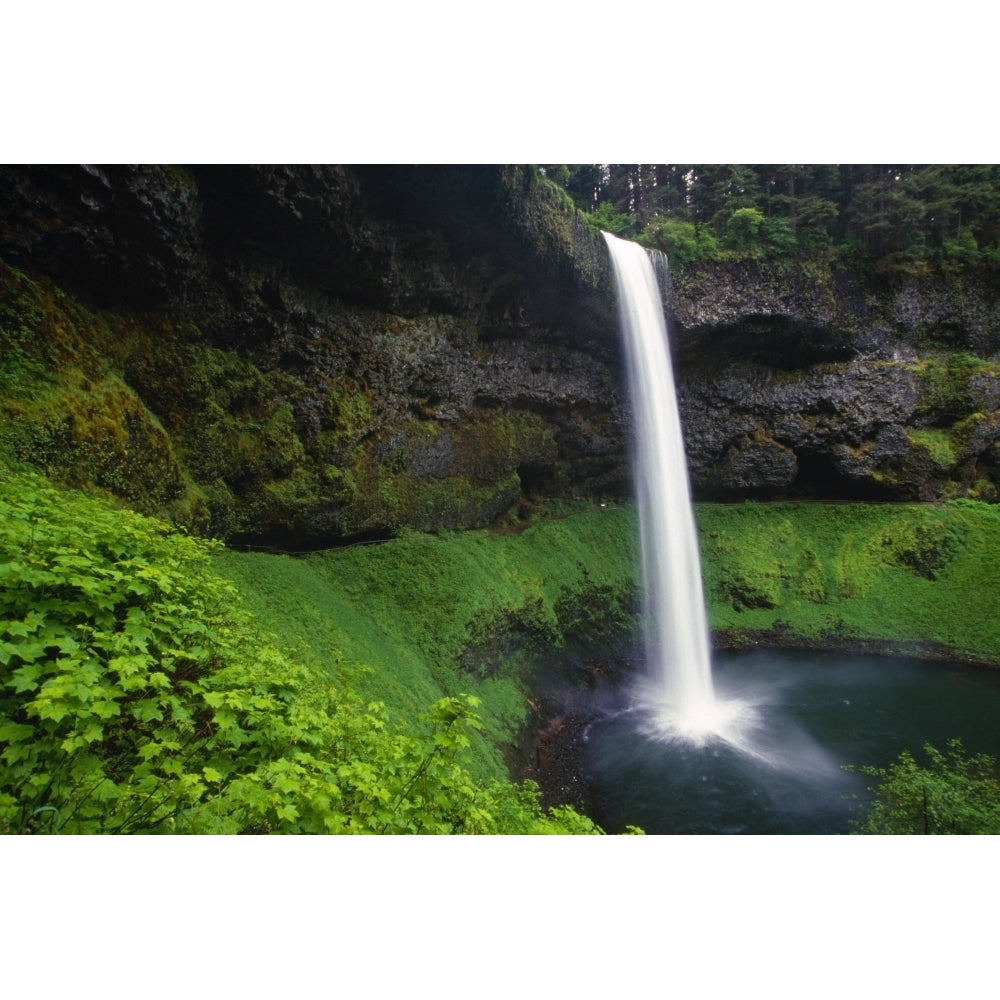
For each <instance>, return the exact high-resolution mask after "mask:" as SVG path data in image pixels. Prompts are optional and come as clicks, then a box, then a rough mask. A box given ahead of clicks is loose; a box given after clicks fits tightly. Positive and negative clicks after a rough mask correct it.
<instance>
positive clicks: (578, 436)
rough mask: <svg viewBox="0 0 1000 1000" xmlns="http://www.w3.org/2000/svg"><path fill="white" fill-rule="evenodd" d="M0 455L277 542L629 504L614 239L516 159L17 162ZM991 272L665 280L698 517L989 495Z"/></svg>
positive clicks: (734, 269) (994, 379) (0, 213)
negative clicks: (784, 502)
mask: <svg viewBox="0 0 1000 1000" xmlns="http://www.w3.org/2000/svg"><path fill="white" fill-rule="evenodd" d="M0 279H2V280H0V340H2V343H0V347H2V348H3V353H2V355H0V387H2V388H3V389H4V393H3V394H0V454H4V455H7V456H9V457H11V458H13V459H16V460H18V461H26V462H32V463H34V464H36V465H40V466H41V467H43V468H45V469H46V470H47V471H49V472H50V473H52V474H53V475H55V476H58V477H60V478H63V479H64V480H66V481H69V482H71V483H74V484H78V485H88V484H89V485H96V486H99V487H103V488H105V489H107V490H110V491H111V492H114V493H116V494H117V495H119V496H121V497H123V498H124V499H126V500H127V501H128V502H129V503H131V504H133V505H134V506H137V507H139V508H141V509H145V510H149V511H152V512H156V513H163V514H166V515H168V516H171V517H173V518H175V519H176V520H178V521H181V522H182V523H185V524H187V525H188V526H190V527H191V528H193V529H194V530H197V531H201V532H207V533H211V534H214V535H219V536H224V537H228V538H231V539H237V540H240V539H242V540H245V541H248V542H270V543H273V544H276V545H278V546H281V547H286V546H291V545H294V544H302V545H305V544H312V543H317V544H324V543H327V542H334V541H337V540H340V539H345V538H352V537H357V536H363V535H366V534H373V535H380V534H384V533H386V532H390V531H393V530H396V529H398V528H400V527H412V528H417V529H420V530H433V529H436V528H442V527H444V528H450V527H459V526H472V525H484V524H488V523H490V522H493V521H495V520H496V519H497V518H499V517H501V516H504V517H513V516H514V512H515V511H516V510H517V509H518V507H519V506H521V505H524V504H526V503H530V502H531V501H532V500H534V499H537V498H548V497H571V496H595V497H597V496H607V497H619V496H624V495H627V494H628V493H629V485H628V478H629V477H628V468H627V452H628V446H627V442H628V404H627V400H626V398H625V391H624V388H623V378H622V370H621V359H620V351H619V341H618V331H617V325H618V324H617V317H616V314H615V306H614V294H613V290H612V287H611V279H610V271H609V266H608V260H607V254H606V249H605V247H604V245H603V241H602V240H601V239H600V237H599V236H598V235H597V234H595V233H593V232H592V231H591V230H590V229H589V228H588V227H587V226H586V225H585V224H584V222H583V220H582V218H581V217H580V215H579V214H578V213H576V212H574V210H573V208H572V205H571V204H570V203H569V202H568V199H567V198H566V197H565V196H564V194H562V193H561V192H560V191H559V190H558V189H556V188H555V187H554V186H553V185H550V184H548V183H547V182H545V181H544V179H543V178H540V177H539V176H538V174H537V173H536V172H534V171H532V170H529V169H527V168H519V167H488V166H482V167H418V166H365V167H362V166H355V167H341V166H324V167H285V166H267V167H249V166H239V167H221V166H211V167H186V168H180V167H100V168H98V167H66V166H60V167H30V168H28V167H21V168H18V167H0ZM998 292H1000V290H998V288H997V286H996V282H995V280H993V281H992V282H991V281H990V280H987V278H985V277H983V276H982V275H978V276H977V275H973V274H971V273H969V274H952V275H950V276H948V277H938V278H921V279H919V280H918V279H913V278H889V277H885V276H872V275H866V274H865V273H864V272H862V271H849V270H841V271H836V270H831V269H830V267H829V266H826V265H822V264H818V263H816V262H809V263H784V264H777V263H771V264H763V263H760V262H754V261H743V262H732V263H721V264H720V263H716V264H712V265H710V266H708V265H706V266H703V267H697V268H696V267H687V268H685V269H683V270H681V269H677V268H675V269H674V273H673V275H672V278H671V281H670V283H669V289H668V290H667V291H666V300H667V307H668V313H669V314H670V318H671V326H672V331H673V350H674V356H675V370H676V374H677V378H678V383H679V400H680V405H681V410H682V422H683V424H684V433H685V439H686V443H687V448H688V453H689V462H690V469H691V477H692V482H693V486H694V492H695V495H696V496H697V497H704V498H720V499H739V498H748V497H759V498H772V497H777V496H801V497H817V498H827V497H831V498H833V497H835V498H900V499H940V498H942V497H946V496H963V495H971V496H977V497H981V498H984V499H994V498H995V497H996V490H997V483H998V482H1000V445H998V444H997V441H998V439H1000V389H998V386H1000V363H998V361H997V358H998V356H1000V294H998Z"/></svg>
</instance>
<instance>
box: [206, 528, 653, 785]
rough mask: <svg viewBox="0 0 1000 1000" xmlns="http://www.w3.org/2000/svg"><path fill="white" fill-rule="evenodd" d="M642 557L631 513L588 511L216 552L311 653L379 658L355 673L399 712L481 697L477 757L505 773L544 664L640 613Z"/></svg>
mask: <svg viewBox="0 0 1000 1000" xmlns="http://www.w3.org/2000/svg"><path fill="white" fill-rule="evenodd" d="M634 559H635V522H634V519H633V517H632V516H631V514H630V513H629V512H626V511H621V510H587V511H585V512H580V513H576V514H574V515H572V516H569V517H566V518H562V519H559V520H549V521H544V522H540V523H537V524H535V525H532V526H530V527H528V528H527V529H525V530H524V531H522V532H520V533H516V534H515V533H510V534H493V533H490V532H487V531H468V532H455V533H449V534H442V535H423V534H418V533H415V532H413V533H405V534H404V535H403V536H402V537H400V538H398V539H395V540H393V541H388V542H384V543H381V544H377V545H359V546H353V547H351V548H344V549H333V550H330V551H327V552H320V553H314V554H311V555H305V556H279V555H263V554H244V553H236V552H226V553H224V554H222V555H220V556H218V557H217V563H216V565H217V568H218V569H219V570H220V571H221V572H223V573H224V574H226V575H228V576H229V577H231V578H232V579H233V580H234V581H235V582H236V584H237V586H238V587H239V589H240V591H241V592H242V593H243V595H244V597H245V599H246V602H247V604H248V606H249V607H250V609H251V610H252V611H254V612H255V613H257V614H258V615H259V616H260V617H261V619H262V620H263V621H264V622H265V623H266V625H267V627H268V628H270V629H271V630H272V631H274V632H275V633H276V635H277V636H278V638H279V640H280V641H281V642H282V643H283V644H284V645H286V646H287V647H289V648H291V649H297V650H298V652H299V655H300V656H306V657H309V658H312V659H313V660H314V661H320V662H321V661H324V660H327V661H329V660H330V659H332V658H334V657H335V656H337V655H338V654H339V656H340V657H342V659H343V661H344V662H346V663H347V664H348V665H350V664H352V663H356V664H359V665H362V666H365V667H369V668H371V670H370V672H367V673H362V674H361V675H360V676H359V677H357V678H356V679H354V680H353V682H352V686H353V687H354V688H355V690H357V691H358V693H359V694H360V695H362V697H366V698H371V699H377V700H379V701H382V702H385V704H386V706H387V708H388V710H389V713H390V716H392V717H396V718H400V719H402V718H409V717H412V716H413V715H415V714H416V713H417V712H419V711H422V710H423V709H424V708H425V707H426V706H427V705H428V704H430V703H432V702H433V701H435V700H436V699H438V698H440V697H442V695H451V694H457V693H472V694H475V695H476V696H477V697H479V698H480V699H481V700H482V717H483V721H484V723H485V724H486V735H487V737H488V739H486V740H483V741H480V742H479V743H478V744H477V745H476V746H475V747H474V762H473V765H472V767H473V769H474V770H475V771H476V772H477V773H478V774H481V775H483V776H487V775H503V774H505V773H506V772H505V769H504V766H503V762H502V756H501V753H500V750H499V747H500V746H501V745H503V744H509V743H513V742H515V741H516V737H517V733H518V730H519V728H520V727H521V725H522V723H523V722H524V719H525V711H526V706H525V699H524V694H525V693H527V691H528V689H529V686H530V670H531V669H532V667H533V666H535V665H537V664H539V663H540V662H541V661H542V660H544V659H545V658H547V657H549V658H551V656H553V655H555V654H556V653H558V651H560V650H562V649H564V648H566V647H568V646H572V645H577V644H591V645H592V644H594V643H597V642H600V641H602V640H604V639H607V638H608V637H612V636H619V635H621V634H623V633H624V632H626V631H628V630H629V629H630V628H631V627H632V626H633V624H634V616H633V607H634V589H633V588H634V579H635V563H634ZM470 646H471V647H472V653H473V654H475V655H472V656H471V661H472V669H463V666H462V664H463V663H466V664H467V663H468V662H469V660H470V653H469V648H470ZM494 650H496V651H497V652H496V653H494V652H492V651H494ZM494 660H495V662H494Z"/></svg>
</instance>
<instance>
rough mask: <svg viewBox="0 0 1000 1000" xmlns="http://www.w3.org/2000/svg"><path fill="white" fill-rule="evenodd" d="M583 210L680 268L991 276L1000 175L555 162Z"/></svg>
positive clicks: (943, 168)
mask: <svg viewBox="0 0 1000 1000" xmlns="http://www.w3.org/2000/svg"><path fill="white" fill-rule="evenodd" d="M542 169H543V170H544V172H545V174H546V176H547V177H548V178H549V179H550V180H552V181H554V182H555V183H557V184H559V185H561V186H562V187H564V188H565V190H566V191H567V192H568V193H569V194H570V196H571V197H572V198H573V200H574V203H575V204H576V206H577V208H579V209H580V211H582V212H585V213H588V214H591V215H594V216H595V217H596V218H595V222H596V223H597V224H598V225H602V227H603V228H608V227H607V225H605V223H607V222H608V221H610V222H611V224H612V229H613V231H615V232H618V233H619V234H621V235H626V236H629V237H630V238H633V239H637V240H638V241H639V242H642V243H645V244H647V245H650V246H654V247H657V248H658V249H663V250H666V251H668V252H671V253H677V252H678V251H679V257H678V259H679V260H680V261H681V262H684V261H689V260H693V259H713V258H720V257H733V256H744V257H745V256H755V257H781V256H787V255H793V254H794V255H799V256H817V255H821V256H825V257H830V256H837V255H842V256H845V257H849V258H851V259H854V260H861V261H865V262H868V263H871V264H874V265H876V266H877V267H878V269H879V270H880V271H882V272H886V273H893V272H900V273H914V274H920V273H925V272H927V271H928V270H929V269H930V268H932V267H940V268H943V269H945V270H948V269H960V268H963V267H967V266H978V267H990V268H995V267H998V266H1000V166H997V165H992V164H990V165H977V164H923V165H920V164H909V165H905V164H880V165H875V164H861V165H858V164H753V165H750V164H600V165H595V164H573V165H566V164H559V165H548V166H543V168H542Z"/></svg>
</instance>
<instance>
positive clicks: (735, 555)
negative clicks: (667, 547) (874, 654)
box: [697, 500, 1000, 663]
mask: <svg viewBox="0 0 1000 1000" xmlns="http://www.w3.org/2000/svg"><path fill="white" fill-rule="evenodd" d="M697 517H698V523H699V527H700V532H701V540H702V553H703V569H704V575H705V589H706V601H707V602H708V605H709V617H710V625H711V628H712V629H713V631H715V632H716V633H718V634H719V635H720V637H721V639H722V641H725V642H728V643H733V644H737V645H739V644H741V643H751V642H756V641H772V642H774V641H787V642H794V641H797V640H802V641H808V642H811V643H830V644H839V645H843V644H850V643H852V642H861V643H866V644H871V645H872V646H873V647H876V648H879V649H882V650H883V651H886V652H891V651H899V652H914V653H921V654H925V655H941V656H955V657H959V658H964V659H969V660H974V661H982V662H988V663H1000V620H998V618H997V616H996V607H997V601H998V599H1000V566H998V565H997V562H996V559H995V553H996V552H997V551H998V546H1000V509H998V508H997V507H995V506H993V505H990V504H985V503H980V502H976V501H971V500H956V501H951V502H949V503H946V504H943V505H940V506H933V505H917V504H910V505H902V504H900V505H895V504H883V505H871V504H841V505H834V504H770V505H765V504H754V503H747V504H744V505H741V506H734V507H728V506H724V505H713V504H702V505H700V506H699V507H698V511H697Z"/></svg>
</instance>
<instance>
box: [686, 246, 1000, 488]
mask: <svg viewBox="0 0 1000 1000" xmlns="http://www.w3.org/2000/svg"><path fill="white" fill-rule="evenodd" d="M671 306H672V312H673V319H674V323H673V326H674V330H675V355H676V364H677V369H678V379H679V382H680V385H679V390H678V395H679V399H680V406H681V410H682V416H683V422H684V431H685V440H686V442H687V446H688V455H689V462H690V468H691V476H692V481H693V485H694V489H695V492H696V494H697V495H699V496H702V497H709V498H722V499H734V498H739V497H745V498H749V497H760V498H772V497H775V496H789V497H808V498H824V499H826V498H829V499H833V498H836V499H845V498H846V499H906V500H940V499H942V498H945V497H954V496H974V497H979V498H982V499H989V500H992V499H995V498H996V488H997V483H998V482H1000V477H998V472H1000V465H998V458H1000V454H998V452H1000V446H998V445H997V440H998V438H1000V433H998V430H1000V410H998V398H1000V364H998V363H997V358H998V357H1000V287H998V285H997V282H996V279H995V277H994V278H989V277H987V276H984V275H982V274H979V275H973V274H956V275H951V276H949V277H948V278H944V277H938V278H936V279H933V278H922V279H920V280H916V279H913V278H899V277H896V278H887V277H884V276H882V277H879V276H871V275H864V274H863V272H856V273H849V272H837V271H832V270H830V269H828V268H824V267H819V266H817V265H815V264H813V265H811V266H807V265H802V264H800V265H786V266H779V265H770V266H765V265H762V264H759V263H755V262H746V263H740V264H729V265H715V266H713V267H711V268H705V269H701V270H698V271H693V272H687V273H681V274H675V276H674V281H673V286H672V297H671Z"/></svg>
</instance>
